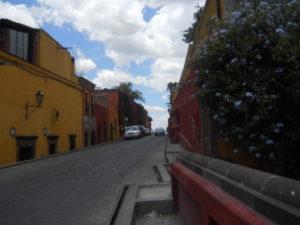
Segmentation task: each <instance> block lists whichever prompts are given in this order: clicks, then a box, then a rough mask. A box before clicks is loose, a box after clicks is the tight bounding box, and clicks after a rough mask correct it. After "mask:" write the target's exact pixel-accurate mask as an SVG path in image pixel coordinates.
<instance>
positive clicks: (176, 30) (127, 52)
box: [0, 0, 205, 92]
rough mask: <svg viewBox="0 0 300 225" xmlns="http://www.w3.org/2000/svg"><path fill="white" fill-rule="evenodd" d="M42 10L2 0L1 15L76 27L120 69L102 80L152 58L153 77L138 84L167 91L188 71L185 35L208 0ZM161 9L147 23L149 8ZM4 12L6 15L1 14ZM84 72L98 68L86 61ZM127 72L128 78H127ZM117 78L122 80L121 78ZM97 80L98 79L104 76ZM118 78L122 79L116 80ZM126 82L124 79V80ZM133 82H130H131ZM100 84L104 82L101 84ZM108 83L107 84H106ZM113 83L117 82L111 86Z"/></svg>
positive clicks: (128, 1) (48, 0) (120, 1)
mask: <svg viewBox="0 0 300 225" xmlns="http://www.w3.org/2000/svg"><path fill="white" fill-rule="evenodd" d="M38 2H39V3H40V6H35V7H31V8H30V7H26V6H25V5H11V4H10V3H3V2H1V0H0V4H1V7H0V8H4V10H3V9H1V10H0V12H1V15H2V16H4V17H8V18H11V19H13V20H16V21H18V22H22V23H25V24H27V25H30V26H34V27H38V26H39V25H41V24H42V23H43V22H45V21H46V22H50V23H54V24H55V25H58V26H61V25H62V24H64V23H65V24H71V25H72V26H73V27H74V29H76V30H77V31H79V32H83V33H85V34H86V35H87V37H88V38H89V39H90V40H94V41H98V42H101V43H103V44H104V46H105V54H106V56H107V57H109V58H111V59H112V60H113V61H114V63H115V65H116V68H115V69H114V70H112V71H107V70H103V71H100V72H99V73H98V77H99V75H100V76H104V75H105V76H106V75H107V74H108V72H109V73H110V74H111V73H114V74H115V72H116V71H117V72H118V73H121V74H122V76H123V77H125V78H126V77H127V78H128V77H130V78H132V75H130V74H127V73H126V72H122V71H123V70H124V68H128V66H129V65H130V62H131V61H134V62H136V63H137V64H140V63H142V62H143V61H144V60H147V59H151V60H153V65H152V66H151V73H150V75H149V76H148V77H146V78H140V77H138V78H137V79H138V80H139V81H137V83H141V84H143V85H145V86H148V87H151V88H153V89H155V90H157V91H160V92H161V91H163V90H165V89H166V86H167V84H168V82H174V81H178V79H179V77H180V73H181V70H182V67H183V63H184V58H185V54H186V49H187V45H186V44H185V43H183V42H182V40H181V39H182V31H183V30H184V29H186V28H187V27H189V26H190V24H191V22H192V20H193V13H194V11H195V8H194V7H195V5H196V3H199V4H201V5H202V4H204V2H205V0H86V1H82V0H60V1H53V0H38ZM146 6H148V7H152V8H156V9H157V10H156V14H155V15H154V16H153V17H152V19H151V20H150V21H149V22H146V21H144V19H143V10H144V8H145V7H146ZM2 11H3V12H2ZM80 61H82V64H83V65H84V66H82V69H83V71H86V70H89V69H90V68H94V65H93V64H92V62H91V61H88V60H85V61H84V60H81V59H80ZM124 74H127V75H126V76H124ZM122 76H120V75H118V78H120V77H122ZM98 77H97V78H95V79H96V80H98V81H99V78H98ZM114 80H117V78H115V79H114ZM123 81H125V80H123ZM126 81H128V80H126ZM99 82H100V81H99ZM102 83H108V82H102ZM110 83H113V82H110Z"/></svg>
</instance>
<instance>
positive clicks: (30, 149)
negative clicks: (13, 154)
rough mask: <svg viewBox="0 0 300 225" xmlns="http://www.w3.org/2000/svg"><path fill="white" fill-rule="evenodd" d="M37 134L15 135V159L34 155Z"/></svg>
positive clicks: (26, 158) (30, 157)
mask: <svg viewBox="0 0 300 225" xmlns="http://www.w3.org/2000/svg"><path fill="white" fill-rule="evenodd" d="M36 139H37V136H17V137H16V140H17V161H18V162H19V161H25V160H29V159H33V158H34V157H35V143H36Z"/></svg>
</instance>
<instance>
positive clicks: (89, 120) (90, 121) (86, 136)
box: [79, 77, 96, 147]
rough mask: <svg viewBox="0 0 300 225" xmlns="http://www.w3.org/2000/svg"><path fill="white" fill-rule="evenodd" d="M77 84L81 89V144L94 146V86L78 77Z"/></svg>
mask: <svg viewBox="0 0 300 225" xmlns="http://www.w3.org/2000/svg"><path fill="white" fill-rule="evenodd" d="M79 84H80V86H81V87H82V88H83V91H82V96H83V102H82V106H83V109H82V111H83V115H82V126H83V143H84V146H85V147H86V146H89V145H94V144H96V114H95V84H94V83H92V82H91V81H89V80H87V79H86V78H84V77H79Z"/></svg>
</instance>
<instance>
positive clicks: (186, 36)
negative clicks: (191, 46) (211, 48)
mask: <svg viewBox="0 0 300 225" xmlns="http://www.w3.org/2000/svg"><path fill="white" fill-rule="evenodd" d="M195 8H196V12H195V13H194V22H193V23H192V25H191V27H189V28H188V29H186V30H184V31H183V39H182V40H183V41H184V42H185V43H191V42H193V41H194V38H195V35H196V32H197V27H198V25H199V23H200V19H201V15H202V14H203V10H204V9H203V7H200V6H199V5H196V7H195Z"/></svg>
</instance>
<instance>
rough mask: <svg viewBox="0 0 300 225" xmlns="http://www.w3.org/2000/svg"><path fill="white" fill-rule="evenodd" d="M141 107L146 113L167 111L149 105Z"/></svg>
mask: <svg viewBox="0 0 300 225" xmlns="http://www.w3.org/2000/svg"><path fill="white" fill-rule="evenodd" d="M143 106H144V108H145V109H146V110H147V111H148V112H166V111H167V109H165V108H163V107H161V106H150V105H143Z"/></svg>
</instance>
